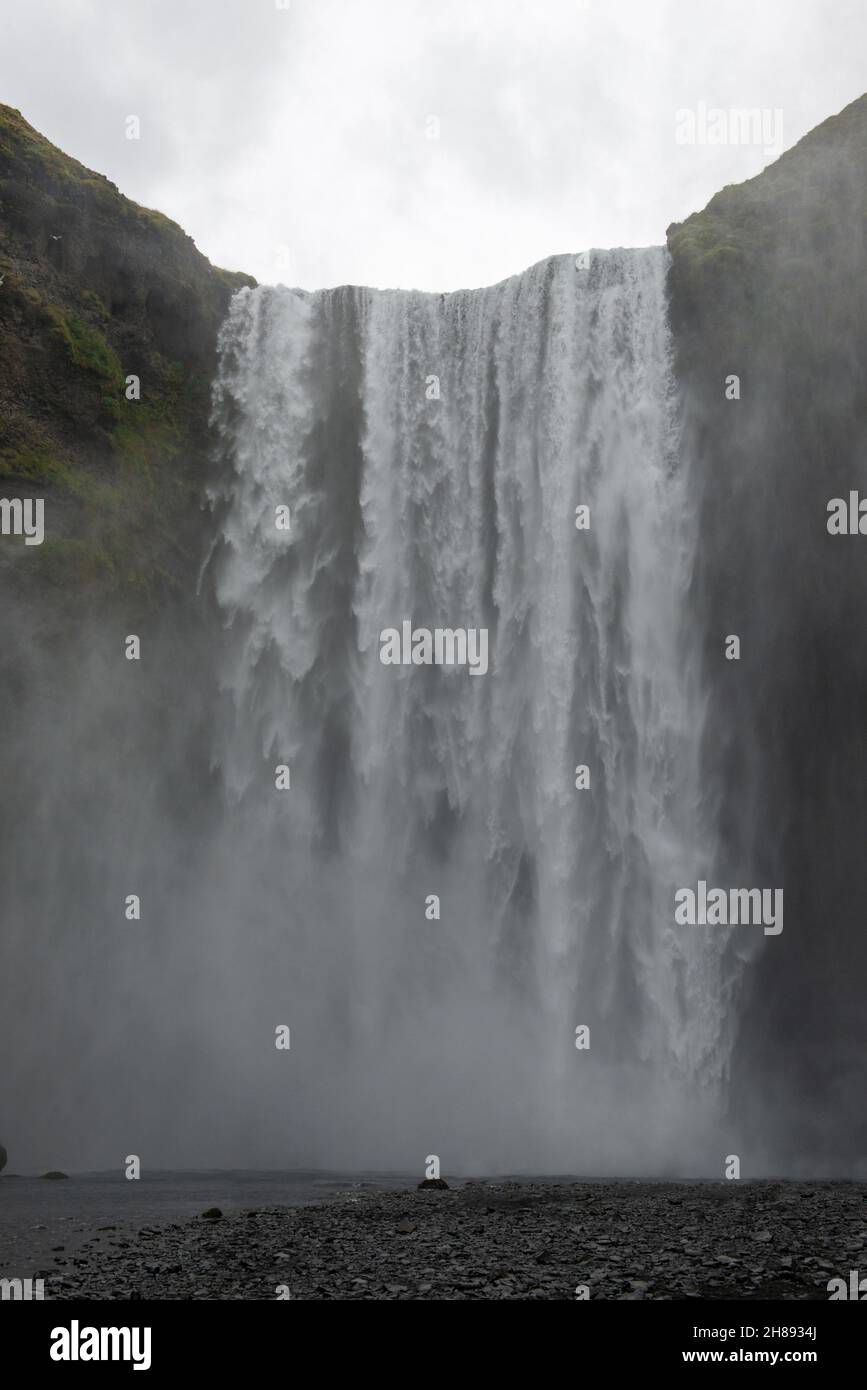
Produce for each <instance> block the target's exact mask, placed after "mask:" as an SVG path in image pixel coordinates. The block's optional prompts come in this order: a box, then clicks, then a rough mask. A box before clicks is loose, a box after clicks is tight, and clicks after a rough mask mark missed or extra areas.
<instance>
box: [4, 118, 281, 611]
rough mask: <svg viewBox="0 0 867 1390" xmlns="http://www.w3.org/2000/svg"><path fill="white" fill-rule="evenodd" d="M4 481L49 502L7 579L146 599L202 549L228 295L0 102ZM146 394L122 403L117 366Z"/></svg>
mask: <svg viewBox="0 0 867 1390" xmlns="http://www.w3.org/2000/svg"><path fill="white" fill-rule="evenodd" d="M0 281H2V283H0V490H2V492H3V495H4V496H7V497H13V496H16V495H20V496H28V497H35V496H38V497H43V498H44V499H45V523H46V539H45V541H44V543H43V544H42V545H41V546H32V547H24V546H23V545H22V544H18V543H15V544H6V545H4V546H3V547H2V548H0V565H2V566H3V571H4V580H5V581H6V582H12V581H13V580H14V581H15V582H16V583H23V584H25V585H27V586H28V587H29V586H31V585H32V584H34V583H35V584H37V585H38V586H39V587H40V588H44V586H45V585H46V583H47V584H48V585H49V586H51V587H56V588H57V589H58V590H62V591H64V592H66V593H69V592H79V593H80V592H82V590H87V591H88V592H90V591H92V590H98V591H99V592H100V593H102V594H105V595H110V594H117V595H122V596H123V600H124V602H125V603H129V602H130V601H131V600H132V599H133V597H135V600H136V602H138V601H140V602H142V603H143V604H144V605H145V606H148V605H152V604H154V603H155V602H156V601H158V600H159V598H160V597H161V596H164V595H165V594H166V592H168V591H171V590H175V589H177V587H178V586H179V585H185V584H186V583H187V582H188V581H189V577H190V573H191V571H192V569H193V568H194V567H195V565H196V563H197V562H198V560H199V558H200V553H199V545H198V529H197V521H198V517H199V508H198V500H199V495H200V491H201V484H202V480H203V476H204V469H205V467H206V460H207V435H208V430H207V420H208V409H209V384H210V379H211V375H212V371H213V366H214V360H215V344H216V335H217V330H218V328H219V324H220V322H221V319H222V317H223V314H224V312H225V309H226V305H227V303H228V300H229V297H230V295H231V293H232V291H233V289H235V288H236V287H237V286H239V285H244V284H253V283H255V282H254V281H253V280H252V279H251V278H250V277H249V276H246V275H242V274H232V273H230V272H228V271H225V270H220V269H217V268H216V267H214V266H212V265H211V264H210V263H209V262H208V261H207V260H206V258H205V257H204V256H203V255H201V253H200V252H199V251H197V250H196V247H195V245H194V244H193V242H192V240H191V239H190V237H188V236H187V235H186V234H185V233H184V232H183V231H182V230H181V228H180V227H178V226H176V224H175V223H173V222H171V221H169V220H168V218H166V217H163V216H162V215H161V214H160V213H158V212H151V211H150V210H148V209H147V208H142V207H139V206H138V205H137V204H136V203H133V202H131V201H130V200H129V199H128V198H125V197H123V195H122V194H121V193H119V192H118V190H117V188H116V187H115V185H114V184H113V183H110V182H109V180H108V179H106V178H104V177H103V176H102V175H100V174H96V173H93V172H92V171H91V170H89V169H86V168H85V167H84V166H83V165H81V164H79V163H77V162H76V160H74V159H70V158H69V157H68V156H67V155H65V154H63V153H62V152H61V151H60V150H58V149H56V148H55V147H54V146H53V145H51V144H50V143H49V141H47V140H46V139H44V138H43V137H42V136H41V135H39V134H38V132H37V131H35V130H34V129H33V128H32V126H30V125H28V123H27V121H25V120H24V118H23V117H22V116H21V114H20V112H18V111H15V110H13V109H12V108H10V107H8V106H0ZM130 376H136V377H138V378H139V381H140V399H138V400H136V399H127V395H128V391H127V378H128V377H130Z"/></svg>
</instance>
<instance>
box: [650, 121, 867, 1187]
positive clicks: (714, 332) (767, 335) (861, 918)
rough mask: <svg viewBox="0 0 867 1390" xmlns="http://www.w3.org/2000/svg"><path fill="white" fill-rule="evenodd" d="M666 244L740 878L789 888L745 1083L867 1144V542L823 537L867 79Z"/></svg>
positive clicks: (830, 1139)
mask: <svg viewBox="0 0 867 1390" xmlns="http://www.w3.org/2000/svg"><path fill="white" fill-rule="evenodd" d="M668 242H669V247H670V250H671V253H672V257H673V264H672V270H671V278H670V292H671V315H672V323H673V326H674V329H675V334H676V339H677V346H678V368H679V376H680V381H681V385H682V391H683V399H684V407H685V412H686V422H687V429H686V436H685V440H684V447H685V450H686V451H687V453H688V455H689V456H690V458H692V459H694V460H695V461H696V476H697V478H698V481H699V489H700V496H699V507H700V512H699V517H698V522H699V536H700V551H699V561H698V570H697V573H696V577H695V602H696V603H697V604H698V605H699V608H700V611H701V616H702V621H703V627H704V631H705V634H706V640H705V654H704V659H705V669H706V673H707V677H708V684H709V687H710V691H711V704H710V712H709V720H708V732H707V746H706V750H705V767H706V770H707V774H708V777H707V782H708V785H716V779H717V777H719V778H720V785H721V786H722V787H723V789H724V791H723V795H722V797H721V799H720V803H719V806H718V828H719V831H720V835H721V841H722V845H723V850H724V860H725V873H726V874H727V876H728V879H729V881H730V882H731V883H733V884H737V885H739V886H743V887H750V886H759V885H761V886H770V885H772V884H773V885H775V886H780V887H783V888H784V890H785V928H784V931H783V934H782V936H780V937H779V938H778V939H776V940H773V941H771V942H770V943H769V944H768V946H767V948H766V949H765V950H764V952H763V954H762V955H761V959H760V960H758V961H756V962H754V963H753V964H751V966H750V968H749V970H748V971H747V978H748V979H749V980H750V981H751V994H750V998H751V1002H750V1005H749V1008H748V1011H747V1014H746V1016H745V1019H744V1022H743V1027H742V1029H741V1035H740V1038H741V1040H740V1047H739V1051H738V1059H737V1063H736V1067H735V1078H734V1079H735V1084H736V1093H737V1094H739V1095H740V1097H741V1098H742V1099H743V1097H744V1096H745V1095H746V1094H747V1093H750V1094H752V1097H753V1102H754V1104H755V1107H756V1115H757V1116H759V1115H763V1116H764V1117H765V1120H764V1123H765V1124H766V1120H767V1115H768V1107H769V1106H770V1107H771V1108H772V1111H773V1113H774V1114H776V1116H777V1117H778V1119H779V1124H780V1130H781V1135H782V1137H783V1140H784V1146H785V1148H786V1150H787V1151H788V1152H789V1154H790V1155H791V1154H794V1155H797V1154H798V1153H802V1154H804V1155H809V1157H810V1158H811V1159H813V1160H815V1159H816V1157H817V1155H818V1156H820V1157H821V1156H822V1155H823V1154H825V1153H827V1154H828V1155H831V1154H833V1155H836V1156H838V1157H839V1156H840V1155H841V1153H844V1152H845V1153H847V1154H848V1155H849V1156H850V1157H851V1158H857V1157H863V1153H864V1149H865V1147H867V1124H865V1121H864V1118H863V1112H862V1107H861V1106H860V1104H859V1103H858V1102H859V1097H861V1096H863V1093H864V1088H865V1082H867V1022H865V1020H867V1010H865V1008H864V1000H863V981H864V978H865V971H867V933H865V930H864V922H865V920H867V853H865V848H864V827H865V824H867V820H865V816H867V780H865V776H864V766H865V758H867V719H865V709H867V643H865V641H864V628H865V624H867V587H865V578H867V536H861V535H853V536H832V535H830V534H829V533H828V529H827V520H828V511H827V504H828V502H829V500H830V499H831V498H835V497H842V498H846V499H848V497H849V493H850V491H851V490H853V489H860V492H861V493H862V495H867V97H862V98H861V99H860V100H859V101H857V102H854V103H853V104H852V105H851V106H849V107H847V108H846V110H844V111H843V112H841V113H840V114H839V115H838V116H835V117H834V118H833V119H831V120H829V121H826V122H825V123H824V124H823V125H821V126H819V127H818V128H817V129H816V130H814V131H812V132H811V133H810V134H809V135H808V136H807V137H806V138H805V139H804V140H802V141H801V142H800V144H798V145H797V146H796V147H795V148H793V149H792V150H790V151H789V152H788V153H787V154H785V155H783V157H782V158H781V159H780V160H778V161H777V162H776V163H775V164H774V165H772V166H771V167H770V168H769V169H767V170H766V171H765V172H764V173H763V174H761V175H760V176H759V177H758V178H755V179H752V180H750V181H749V182H748V183H745V184H742V185H739V186H737V187H729V188H725V189H723V190H722V192H721V193H719V194H717V196H716V197H715V198H713V199H712V201H711V202H710V203H709V205H708V207H707V208H706V209H705V211H704V212H702V213H698V214H697V215H695V216H693V217H690V218H689V219H688V220H687V221H686V222H684V223H682V224H680V225H675V226H673V227H670V228H669V232H668ZM732 375H736V376H737V377H739V391H740V398H739V399H734V398H732V399H727V397H726V379H727V378H728V377H730V376H732ZM729 394H733V384H730V386H729ZM728 634H737V635H739V636H740V639H741V659H740V661H737V662H735V661H727V660H725V658H724V642H725V637H726V636H727V635H728Z"/></svg>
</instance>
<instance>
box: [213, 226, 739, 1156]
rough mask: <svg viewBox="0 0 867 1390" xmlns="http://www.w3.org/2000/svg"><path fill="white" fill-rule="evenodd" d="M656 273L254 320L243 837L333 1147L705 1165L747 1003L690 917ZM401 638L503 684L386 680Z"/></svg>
mask: <svg viewBox="0 0 867 1390" xmlns="http://www.w3.org/2000/svg"><path fill="white" fill-rule="evenodd" d="M665 275H666V253H665V252H664V251H663V250H661V249H650V250H642V251H615V252H598V253H593V255H592V257H591V263H590V266H589V268H587V269H581V268H579V267H578V265H577V264H576V261H575V259H574V258H573V257H568V256H558V257H554V258H552V259H550V260H548V261H545V262H542V263H540V264H539V265H536V266H534V267H532V268H531V269H530V270H528V271H527V272H526V273H524V274H523V275H519V276H515V277H514V278H512V279H510V280H507V281H505V282H503V283H502V284H499V285H495V286H493V287H491V288H489V289H484V290H476V291H463V292H459V293H454V294H448V295H433V294H422V293H410V292H403V291H382V292H381V291H373V290H364V289H354V288H344V289H337V290H329V291H322V292H319V293H316V294H307V293H304V292H300V291H290V290H286V289H283V288H279V289H267V288H260V289H257V290H253V291H250V290H242V291H241V292H240V293H239V294H237V295H236V296H235V298H234V300H233V302H232V306H231V310H230V314H229V318H228V320H227V322H226V324H225V326H224V329H223V333H222V338H221V366H220V373H219V378H218V381H217V384H216V388H215V407H214V416H215V421H216V423H217V426H218V428H219V430H220V433H221V437H222V440H223V445H224V453H225V486H224V487H223V489H222V491H221V493H220V494H219V495H218V496H217V497H215V500H216V501H219V502H220V506H219V509H218V516H219V518H220V520H219V525H220V535H219V537H218V540H217V542H216V543H215V550H214V554H213V556H212V558H211V562H210V566H209V573H210V576H211V582H213V584H214V586H215V591H216V596H217V600H218V602H219V605H220V608H221V610H222V613H223V616H224V619H225V624H226V628H227V637H226V657H225V667H224V687H225V692H226V696H227V702H226V703H227V708H226V717H225V721H224V722H223V724H222V725H221V731H220V735H219V746H218V748H217V750H216V761H217V762H218V763H219V765H220V768H221V769H222V773H223V777H224V782H225V787H226V792H227V810H226V818H227V821H226V823H227V827H228V828H227V839H226V847H225V852H226V853H227V854H231V856H232V858H233V859H234V861H235V862H236V863H238V864H239V865H243V866H244V867H243V869H239V873H240V875H241V878H242V879H243V881H244V886H243V888H239V889H238V893H237V903H236V911H237V913H239V914H241V915H242V916H245V921H246V924H247V925H248V927H249V928H250V930H254V931H255V938H254V939H255V943H256V944H255V948H254V947H253V946H252V945H251V947H250V949H251V950H253V949H255V950H256V951H258V952H259V954H260V958H261V959H262V960H263V961H264V962H265V963H266V967H263V968H267V972H268V973H269V974H270V976H271V981H272V985H273V987H274V990H275V994H274V997H275V998H277V997H279V998H280V999H281V1000H282V1001H284V1002H283V1012H282V1014H280V1015H279V1016H275V1020H274V1021H275V1022H286V1023H288V1024H290V1025H292V1026H293V1034H292V1066H293V1068H294V1069H295V1075H296V1078H304V1080H303V1081H301V1082H299V1083H298V1084H299V1085H300V1087H301V1090H302V1091H303V1092H304V1094H305V1095H306V1101H305V1102H304V1103H303V1104H301V1111H303V1116H304V1120H303V1123H304V1126H305V1129H306V1130H307V1131H309V1130H311V1129H312V1131H313V1132H314V1134H315V1143H314V1145H313V1148H310V1147H308V1149H306V1150H305V1153H313V1152H314V1150H315V1156H316V1157H317V1158H318V1159H320V1160H323V1161H329V1162H333V1163H348V1164H359V1163H377V1164H387V1165H389V1166H395V1165H396V1164H398V1163H400V1162H413V1163H418V1164H421V1163H422V1162H423V1159H424V1156H425V1154H427V1153H434V1152H435V1153H438V1154H441V1155H442V1156H443V1161H444V1163H446V1164H449V1163H450V1164H451V1166H452V1167H453V1168H454V1167H457V1166H461V1165H463V1166H464V1167H472V1166H474V1165H476V1166H479V1167H484V1168H486V1169H488V1170H491V1169H495V1168H497V1167H501V1168H503V1167H508V1166H519V1167H525V1168H530V1167H534V1166H535V1167H551V1166H552V1165H553V1166H557V1167H560V1168H561V1169H564V1170H565V1169H571V1170H578V1169H582V1168H583V1169H584V1170H585V1171H586V1170H587V1169H588V1168H593V1167H596V1168H597V1169H603V1168H604V1169H606V1170H607V1171H614V1170H616V1169H618V1168H619V1169H621V1170H626V1171H638V1170H640V1169H646V1168H647V1166H648V1165H650V1166H652V1165H653V1164H658V1165H662V1164H665V1165H666V1166H667V1167H668V1169H669V1171H671V1170H672V1169H677V1168H678V1167H679V1166H680V1167H682V1168H683V1169H684V1170H688V1169H689V1165H690V1163H691V1162H694V1161H695V1155H696V1153H697V1152H699V1151H700V1150H701V1144H702V1142H703V1140H702V1135H704V1134H706V1131H705V1130H704V1129H703V1128H702V1126H703V1125H704V1124H705V1122H706V1121H707V1114H706V1113H705V1112H704V1111H702V1116H701V1120H700V1121H699V1118H698V1116H699V1111H700V1110H701V1107H702V1106H703V1105H705V1104H706V1106H707V1108H708V1112H709V1113H713V1108H714V1105H715V1102H716V1097H717V1086H718V1083H719V1081H720V1078H721V1076H722V1074H723V1072H724V1069H725V1063H726V1054H727V1047H728V1039H727V1037H726V1035H725V1017H726V1013H727V1000H726V999H725V998H724V997H723V991H724V985H723V976H722V971H721V946H720V945H718V943H717V940H715V939H714V937H713V934H712V933H708V932H707V930H704V931H702V930H700V929H695V928H692V929H690V928H683V927H676V926H675V925H674V892H675V889H676V888H677V887H678V886H683V885H689V884H691V883H692V884H694V883H695V882H696V879H697V877H698V876H700V875H701V874H702V873H703V872H705V870H706V869H707V868H708V865H709V859H710V856H709V854H708V848H707V846H706V845H705V844H704V843H703V837H702V829H701V826H702V808H701V797H700V789H699V785H698V750H699V742H700V738H701V734H702V716H703V708H702V699H701V692H700V690H699V689H698V685H697V681H696V678H695V676H694V674H693V672H694V670H695V669H696V666H697V660H696V655H697V640H696V635H695V633H694V632H693V631H691V628H690V618H689V609H688V603H687V589H688V585H689V580H690V571H691V546H692V544H693V528H692V526H691V522H690V514H689V503H688V486H687V484H688V480H687V479H686V477H685V476H684V471H683V468H682V465H681V461H680V459H679V455H678V431H677V418H676V401H675V395H674V389H673V382H672V375H671V369H670V361H669V354H670V342H669V335H668V328H667V322H666V301H665ZM279 506H288V507H289V508H290V512H291V529H290V530H289V531H286V530H281V529H278V527H277V526H276V524H275V509H276V508H277V507H279ZM579 506H587V507H589V516H590V524H589V528H588V529H578V528H577V527H576V524H575V523H576V508H577V507H579ZM404 620H410V621H411V622H412V623H413V625H414V626H415V627H426V628H430V629H433V628H437V627H448V628H486V629H488V632H489V642H490V668H489V670H488V673H487V674H486V675H484V676H471V675H470V674H469V672H468V670H467V669H466V668H464V669H461V668H456V669H448V668H445V667H437V666H432V667H431V666H412V665H410V666H386V665H383V664H382V663H381V661H380V659H379V653H380V633H381V632H382V630H383V629H386V628H398V629H399V628H400V627H401V624H402V622H403V621H404ZM278 764H286V765H288V766H289V767H290V769H291V789H290V790H288V791H278V790H276V788H275V767H276V766H277V765H278ZM579 764H583V765H586V766H587V768H588V769H589V774H590V786H589V788H588V789H582V790H578V789H576V768H577V766H578V765H579ZM432 894H436V895H438V896H439V898H440V902H441V917H440V919H439V920H428V919H427V917H426V912H425V904H426V900H427V899H428V897H429V895H432ZM241 930H242V932H243V928H241ZM277 982H282V983H281V984H279V987H278V983H277ZM275 1007H276V1005H275ZM284 1015H285V1017H284ZM580 1024H587V1025H588V1026H589V1027H590V1039H591V1045H590V1049H589V1051H584V1050H578V1049H576V1047H575V1045H574V1044H575V1029H576V1027H577V1026H578V1025H580ZM299 1104H300V1102H299ZM699 1132H700V1133H699ZM697 1136H698V1137H697Z"/></svg>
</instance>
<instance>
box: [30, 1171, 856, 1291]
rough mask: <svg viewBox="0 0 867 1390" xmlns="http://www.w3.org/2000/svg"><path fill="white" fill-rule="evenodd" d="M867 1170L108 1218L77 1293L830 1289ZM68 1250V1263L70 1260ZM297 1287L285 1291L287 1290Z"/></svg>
mask: <svg viewBox="0 0 867 1390" xmlns="http://www.w3.org/2000/svg"><path fill="white" fill-rule="evenodd" d="M865 1198H867V1184H862V1183H801V1182H754V1183H745V1182H736V1181H732V1182H721V1183H661V1182H660V1183H642V1182H616V1183H574V1182H570V1183H537V1182H473V1183H468V1184H466V1185H465V1186H463V1187H462V1188H460V1189H459V1190H450V1191H446V1192H443V1191H422V1192H419V1191H407V1192H389V1193H381V1192H364V1193H360V1194H359V1193H357V1192H355V1193H349V1192H347V1193H343V1194H340V1195H338V1196H337V1197H336V1198H335V1199H334V1200H332V1201H331V1202H329V1203H327V1204H323V1205H316V1206H307V1207H298V1208H291V1209H290V1208H282V1209H270V1210H260V1211H243V1212H232V1213H229V1214H227V1215H225V1216H221V1217H219V1218H216V1219H205V1218H204V1217H199V1218H197V1219H195V1220H192V1221H187V1222H184V1223H182V1224H177V1223H175V1224H171V1225H163V1226H159V1227H153V1226H151V1227H145V1228H142V1229H140V1230H138V1231H137V1232H135V1233H134V1234H132V1233H130V1232H129V1231H123V1232H121V1231H118V1232H117V1233H111V1232H105V1233H103V1234H101V1235H100V1236H98V1237H94V1238H93V1239H92V1240H90V1241H89V1242H87V1243H86V1244H85V1245H84V1246H82V1247H81V1249H79V1250H78V1251H77V1252H76V1254H75V1255H74V1256H71V1257H70V1260H69V1263H68V1266H67V1267H65V1268H62V1269H60V1270H58V1268H57V1267H55V1268H54V1269H50V1270H45V1271H43V1273H44V1274H45V1276H46V1287H45V1294H46V1297H47V1298H61V1299H74V1298H83V1299H276V1298H278V1297H280V1296H282V1297H286V1296H287V1291H288V1296H289V1297H291V1298H293V1299H299V1298H300V1299H503V1298H505V1299H563V1298H568V1299H574V1298H575V1296H576V1294H575V1290H576V1286H578V1285H580V1284H585V1285H587V1286H588V1289H589V1296H590V1297H591V1298H601V1299H684V1298H698V1299H726V1298H727V1299H822V1300H827V1298H828V1291H827V1283H828V1280H829V1279H831V1278H832V1277H834V1276H837V1275H842V1276H843V1277H844V1278H845V1279H847V1280H848V1277H849V1271H850V1269H859V1267H860V1269H861V1271H862V1273H863V1274H867V1251H865V1234H864V1225H863V1218H864V1214H865ZM60 1264H62V1260H58V1261H57V1265H60ZM281 1288H282V1290H283V1293H282V1295H281V1294H280V1293H279V1292H278V1289H281Z"/></svg>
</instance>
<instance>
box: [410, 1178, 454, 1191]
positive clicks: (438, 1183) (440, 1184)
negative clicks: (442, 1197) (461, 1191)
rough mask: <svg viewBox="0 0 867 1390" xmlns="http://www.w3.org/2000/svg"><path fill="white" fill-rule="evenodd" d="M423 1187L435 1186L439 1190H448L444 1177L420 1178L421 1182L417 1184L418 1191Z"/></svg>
mask: <svg viewBox="0 0 867 1390" xmlns="http://www.w3.org/2000/svg"><path fill="white" fill-rule="evenodd" d="M425 1187H435V1188H437V1189H438V1190H439V1191H440V1192H448V1190H449V1185H448V1183H447V1182H446V1180H445V1178H422V1180H421V1182H420V1183H419V1185H418V1190H419V1192H421V1191H422V1189H423V1188H425Z"/></svg>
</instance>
